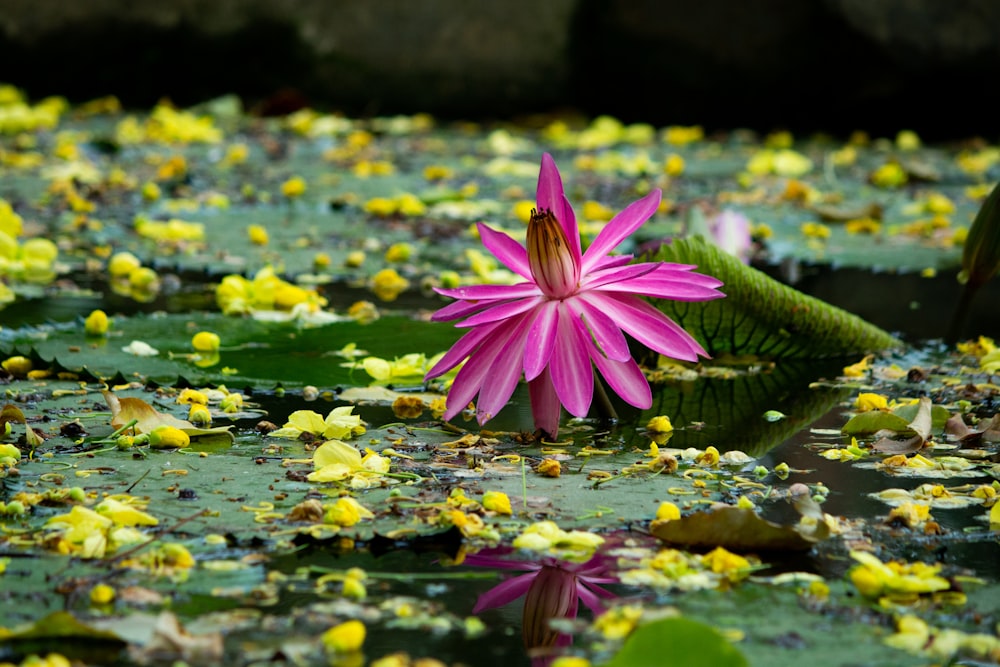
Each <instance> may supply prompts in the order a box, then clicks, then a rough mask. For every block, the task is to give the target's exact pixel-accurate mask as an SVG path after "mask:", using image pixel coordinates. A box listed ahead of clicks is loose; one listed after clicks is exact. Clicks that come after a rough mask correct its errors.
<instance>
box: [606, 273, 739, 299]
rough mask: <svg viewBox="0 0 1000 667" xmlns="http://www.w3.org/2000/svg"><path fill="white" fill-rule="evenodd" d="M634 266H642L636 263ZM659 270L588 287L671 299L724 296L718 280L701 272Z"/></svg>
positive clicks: (716, 297)
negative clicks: (679, 273)
mask: <svg viewBox="0 0 1000 667" xmlns="http://www.w3.org/2000/svg"><path fill="white" fill-rule="evenodd" d="M636 266H643V265H642V264H637V265H636ZM659 273H660V272H658V271H656V272H652V273H647V274H645V275H640V276H637V277H635V278H631V279H626V280H621V281H619V282H615V283H607V284H604V285H597V286H595V287H589V289H593V290H598V291H605V292H628V293H630V294H641V295H643V296H653V297H658V298H661V299H671V300H673V301H710V300H712V299H720V298H722V297H724V296H726V295H725V294H723V293H722V292H720V291H718V289H717V288H718V287H719V286H720V285H721V284H722V283H721V282H720V281H718V280H716V279H715V278H712V277H711V276H706V275H704V274H701V273H688V274H686V275H684V276H681V277H678V276H670V275H669V274H668V275H667V276H662V275H659Z"/></svg>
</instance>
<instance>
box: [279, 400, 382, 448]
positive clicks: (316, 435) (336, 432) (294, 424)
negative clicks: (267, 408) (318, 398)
mask: <svg viewBox="0 0 1000 667" xmlns="http://www.w3.org/2000/svg"><path fill="white" fill-rule="evenodd" d="M353 411H354V406H352V405H342V406H340V407H338V408H334V409H333V410H331V411H330V412H329V414H327V416H326V417H325V418H324V417H323V416H322V415H320V414H319V413H317V412H313V411H312V410H296V411H295V412H293V413H292V414H290V415H289V416H288V421H287V422H286V423H285V425H284V426H283V427H282V428H280V429H278V430H276V431H272V432H271V433H270V435H271V437H275V438H289V439H292V440H317V439H318V440H329V439H332V438H351V437H357V436H359V435H362V434H363V433H364V432H365V427H364V425H363V424H362V422H361V417H360V416H358V415H355V414H351V413H352V412H353Z"/></svg>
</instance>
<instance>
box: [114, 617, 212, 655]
mask: <svg viewBox="0 0 1000 667" xmlns="http://www.w3.org/2000/svg"><path fill="white" fill-rule="evenodd" d="M129 649H130V650H129V653H130V654H131V657H132V659H133V660H135V661H136V662H138V663H139V664H141V665H149V664H156V663H165V662H177V661H182V662H186V663H188V664H190V665H218V664H221V661H222V655H223V642H222V634H221V633H219V632H211V633H207V634H199V635H192V634H190V633H188V631H187V630H186V629H185V628H184V627H182V626H181V624H180V621H178V620H177V617H176V616H174V614H172V613H171V612H169V611H164V612H161V613H160V615H159V616H158V617H157V619H156V625H155V627H154V628H153V637H152V639H150V641H149V643H148V644H146V645H145V646H142V647H135V646H130V647H129Z"/></svg>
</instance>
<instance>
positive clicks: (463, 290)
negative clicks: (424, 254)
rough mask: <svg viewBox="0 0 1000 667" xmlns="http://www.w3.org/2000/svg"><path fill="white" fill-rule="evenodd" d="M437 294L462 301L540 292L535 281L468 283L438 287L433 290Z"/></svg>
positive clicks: (533, 294) (488, 299)
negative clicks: (507, 283) (504, 283)
mask: <svg viewBox="0 0 1000 667" xmlns="http://www.w3.org/2000/svg"><path fill="white" fill-rule="evenodd" d="M434 291H435V292H437V293H438V294H443V295H444V296H450V297H451V298H453V299H462V300H463V301H484V300H485V301H502V300H504V299H523V298H524V297H526V296H536V295H538V294H541V292H540V291H539V289H538V286H537V285H535V283H516V284H514V285H469V286H468V287H453V288H450V289H445V288H443V287H439V288H437V289H435V290H434Z"/></svg>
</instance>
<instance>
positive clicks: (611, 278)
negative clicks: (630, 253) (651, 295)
mask: <svg viewBox="0 0 1000 667" xmlns="http://www.w3.org/2000/svg"><path fill="white" fill-rule="evenodd" d="M656 266H657V265H656V264H649V263H646V264H631V265H629V266H616V267H613V268H610V269H604V270H594V271H591V272H590V273H588V274H587V276H586V278H584V279H583V281H581V284H580V289H582V290H588V289H597V288H598V287H601V286H603V285H613V284H615V283H619V282H622V281H625V280H635V279H637V278H640V277H642V276H644V275H646V274H648V273H653V272H654V271H656Z"/></svg>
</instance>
